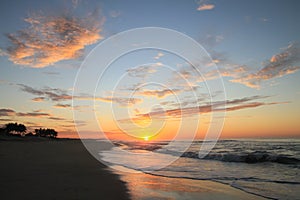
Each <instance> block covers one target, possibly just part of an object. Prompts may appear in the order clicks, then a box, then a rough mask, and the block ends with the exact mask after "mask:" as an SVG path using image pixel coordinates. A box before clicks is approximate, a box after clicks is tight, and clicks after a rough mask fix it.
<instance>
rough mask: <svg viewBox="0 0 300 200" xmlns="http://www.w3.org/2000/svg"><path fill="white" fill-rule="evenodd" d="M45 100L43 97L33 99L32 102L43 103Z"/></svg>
mask: <svg viewBox="0 0 300 200" xmlns="http://www.w3.org/2000/svg"><path fill="white" fill-rule="evenodd" d="M44 100H45V97H35V98H33V99H32V101H34V102H43V101H44Z"/></svg>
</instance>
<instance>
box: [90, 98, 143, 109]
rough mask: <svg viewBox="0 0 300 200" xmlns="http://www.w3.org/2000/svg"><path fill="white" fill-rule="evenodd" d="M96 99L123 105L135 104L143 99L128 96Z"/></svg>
mask: <svg viewBox="0 0 300 200" xmlns="http://www.w3.org/2000/svg"><path fill="white" fill-rule="evenodd" d="M95 100H99V101H102V102H109V103H117V104H119V105H120V106H123V107H130V106H133V105H134V104H137V103H141V102H142V101H143V100H142V99H139V98H126V97H96V98H95Z"/></svg>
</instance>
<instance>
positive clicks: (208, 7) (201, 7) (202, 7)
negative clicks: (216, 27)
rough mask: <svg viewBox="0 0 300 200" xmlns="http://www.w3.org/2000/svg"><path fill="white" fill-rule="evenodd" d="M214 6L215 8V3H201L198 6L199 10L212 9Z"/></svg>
mask: <svg viewBox="0 0 300 200" xmlns="http://www.w3.org/2000/svg"><path fill="white" fill-rule="evenodd" d="M214 8H215V5H214V4H202V5H199V7H198V8H197V10H199V11H203V10H212V9H214Z"/></svg>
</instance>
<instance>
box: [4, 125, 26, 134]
mask: <svg viewBox="0 0 300 200" xmlns="http://www.w3.org/2000/svg"><path fill="white" fill-rule="evenodd" d="M4 130H5V132H6V133H8V134H15V133H19V134H22V135H24V134H25V133H26V130H27V128H26V126H25V125H24V124H18V123H8V124H5V128H4Z"/></svg>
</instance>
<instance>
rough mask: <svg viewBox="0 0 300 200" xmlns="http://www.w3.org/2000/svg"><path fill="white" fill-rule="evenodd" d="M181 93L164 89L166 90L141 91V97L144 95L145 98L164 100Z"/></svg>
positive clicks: (176, 90)
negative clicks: (152, 97) (151, 97)
mask: <svg viewBox="0 0 300 200" xmlns="http://www.w3.org/2000/svg"><path fill="white" fill-rule="evenodd" d="M178 92H180V90H179V89H173V90H171V89H164V90H143V91H139V92H138V94H139V95H144V96H156V97H157V98H164V97H166V96H169V95H172V94H175V93H178Z"/></svg>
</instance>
